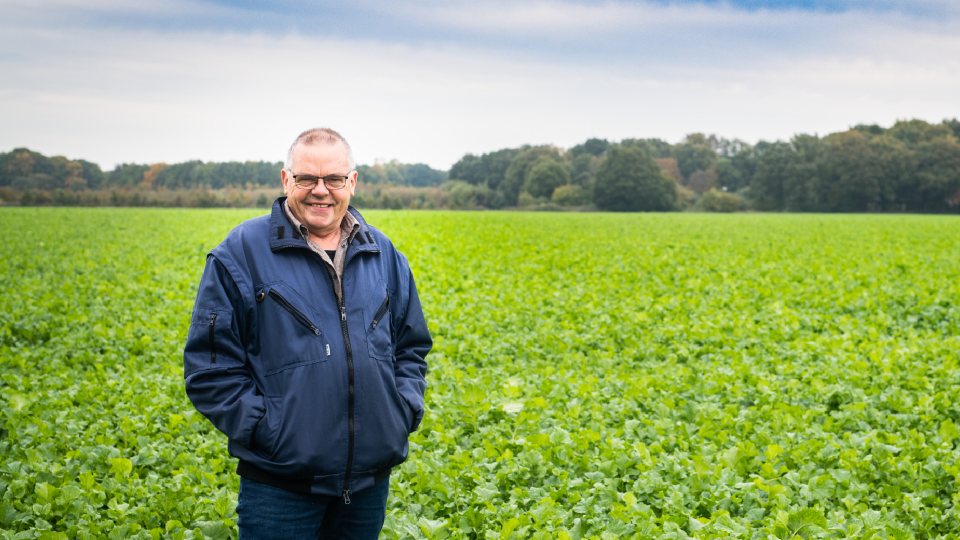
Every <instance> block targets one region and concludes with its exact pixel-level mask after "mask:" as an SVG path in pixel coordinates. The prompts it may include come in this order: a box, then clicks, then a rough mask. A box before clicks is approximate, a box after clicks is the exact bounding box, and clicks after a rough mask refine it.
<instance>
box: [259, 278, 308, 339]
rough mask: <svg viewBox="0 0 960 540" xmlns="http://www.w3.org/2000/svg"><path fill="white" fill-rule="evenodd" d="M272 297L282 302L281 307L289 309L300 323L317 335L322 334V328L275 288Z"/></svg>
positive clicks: (271, 290) (271, 292)
mask: <svg viewBox="0 0 960 540" xmlns="http://www.w3.org/2000/svg"><path fill="white" fill-rule="evenodd" d="M270 298H273V299H274V300H275V301H276V302H277V303H278V304H280V307H282V308H283V309H285V310H287V312H289V313H290V314H291V315H293V318H294V319H296V320H297V321H298V322H300V324H302V325H304V326H306V327H307V328H309V329H310V331H311V332H313V333H314V334H315V335H318V336H319V335H320V329H319V328H317V327H316V326H314V325H313V323H312V322H310V319H308V318H307V316H306V315H304V314H303V313H301V312H300V310H298V309H297V308H295V307H293V304H291V303H290V302H287V299H286V298H284V297H283V296H281V295H280V293H278V292H277V291H275V290H274V289H270Z"/></svg>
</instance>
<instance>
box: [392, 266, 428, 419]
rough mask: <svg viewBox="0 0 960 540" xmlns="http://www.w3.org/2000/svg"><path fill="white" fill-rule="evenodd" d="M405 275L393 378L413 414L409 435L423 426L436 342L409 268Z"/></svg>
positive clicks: (397, 323)
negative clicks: (429, 357) (430, 356)
mask: <svg viewBox="0 0 960 540" xmlns="http://www.w3.org/2000/svg"><path fill="white" fill-rule="evenodd" d="M404 266H406V265H404ZM403 271H404V272H405V274H406V279H405V280H403V281H402V282H401V288H400V290H399V291H398V294H397V296H399V297H400V298H399V299H400V300H401V302H400V303H399V304H398V305H400V306H404V309H402V310H398V311H399V313H397V314H396V317H397V319H398V320H396V321H394V323H395V326H394V328H396V329H397V331H396V348H395V349H394V353H395V355H396V359H397V361H396V363H395V364H394V375H395V377H396V381H397V391H398V392H400V396H401V397H403V399H404V400H406V402H407V404H408V405H410V409H411V410H412V411H413V412H414V415H413V416H414V417H413V425H411V426H410V431H411V432H413V431H416V430H417V428H419V427H420V422H421V421H422V420H423V395H424V392H425V391H426V389H427V381H426V377H427V360H426V358H427V353H429V352H430V348H431V347H433V340H432V339H431V338H430V331H429V330H428V329H427V321H426V319H424V317H423V309H422V308H421V307H420V298H419V297H418V296H417V285H416V284H415V283H414V281H413V274H412V273H411V272H410V269H409V267H406V268H404V269H403ZM401 275H403V274H401ZM404 281H405V282H406V283H405V285H406V286H405V287H404V286H403V285H404V284H403V282H404ZM404 289H405V290H404Z"/></svg>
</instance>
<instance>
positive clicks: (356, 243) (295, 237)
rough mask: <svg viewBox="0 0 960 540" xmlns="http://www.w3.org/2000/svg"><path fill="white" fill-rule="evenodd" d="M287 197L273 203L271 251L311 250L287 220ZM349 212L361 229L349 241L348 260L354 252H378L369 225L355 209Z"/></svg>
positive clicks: (350, 208)
mask: <svg viewBox="0 0 960 540" xmlns="http://www.w3.org/2000/svg"><path fill="white" fill-rule="evenodd" d="M286 200H287V198H286V197H277V200H275V201H273V208H272V209H271V210H270V233H269V234H270V251H274V252H275V251H279V250H281V249H286V248H304V249H308V250H309V249H310V247H309V246H308V245H307V242H306V241H305V240H304V239H303V236H301V235H300V231H298V230H297V228H296V227H295V226H294V225H293V224H292V223H290V220H289V219H287V215H286V212H284V211H283V202H284V201H286ZM347 211H348V212H350V214H351V215H352V216H353V217H354V219H356V220H357V223H358V224H359V226H360V227H359V228H358V229H357V231H356V232H355V233H354V234H353V235H351V237H350V238H349V239H348V242H350V245H349V246H347V256H348V257H347V258H348V259H349V256H350V255H351V254H352V253H351V252H354V251H376V252H379V251H380V248H379V247H378V246H377V243H376V242H375V241H374V239H373V235H371V234H370V227H369V226H368V225H367V222H366V220H365V219H363V216H361V215H360V212H358V211H357V209H356V208H354V207H352V206H351V207H349V208H348V209H347Z"/></svg>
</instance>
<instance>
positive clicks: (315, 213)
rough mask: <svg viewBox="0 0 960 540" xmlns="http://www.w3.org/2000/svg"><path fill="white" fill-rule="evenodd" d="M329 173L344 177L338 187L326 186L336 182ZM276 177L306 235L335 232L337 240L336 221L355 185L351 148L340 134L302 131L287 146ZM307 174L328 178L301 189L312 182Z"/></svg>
mask: <svg viewBox="0 0 960 540" xmlns="http://www.w3.org/2000/svg"><path fill="white" fill-rule="evenodd" d="M332 176H341V177H344V176H345V177H347V179H346V182H345V184H344V185H343V187H342V188H340V189H331V188H330V187H328V186H327V184H335V183H336V179H333V178H329V177H332ZM280 177H281V179H282V180H283V192H284V193H285V194H286V195H287V204H289V205H290V210H291V211H292V212H293V215H295V216H297V219H299V220H300V222H301V223H303V224H304V225H305V226H306V227H307V230H309V231H310V235H311V236H317V237H319V238H325V237H330V236H332V235H336V239H337V240H339V238H340V237H339V234H340V233H339V230H340V222H341V220H343V216H344V214H346V213H347V207H349V206H350V197H351V196H353V194H354V189H355V188H356V186H357V172H356V171H355V170H354V160H353V151H352V150H351V149H350V145H349V144H348V143H347V141H346V140H345V139H344V138H343V136H341V135H340V134H339V133H337V132H336V131H334V130H332V129H329V128H316V129H310V130H307V131H304V132H303V133H301V134H300V135H299V136H298V137H297V138H296V139H295V140H294V141H293V144H292V145H290V151H289V152H287V161H286V163H285V164H284V168H283V171H282V172H281V173H280ZM311 177H314V178H316V177H320V178H323V177H328V178H327V180H328V181H327V182H324V181H323V180H322V179H321V180H320V181H317V182H316V185H315V186H313V187H312V188H309V189H304V186H307V185H309V184H310V183H312V182H313V180H314V178H311ZM297 184H300V186H298V185H297Z"/></svg>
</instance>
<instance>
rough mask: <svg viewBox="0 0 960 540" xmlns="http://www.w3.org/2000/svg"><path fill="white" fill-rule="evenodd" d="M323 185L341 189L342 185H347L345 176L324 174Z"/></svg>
mask: <svg viewBox="0 0 960 540" xmlns="http://www.w3.org/2000/svg"><path fill="white" fill-rule="evenodd" d="M323 185H325V186H327V188H328V189H343V186H345V185H347V177H346V176H324V177H323Z"/></svg>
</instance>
